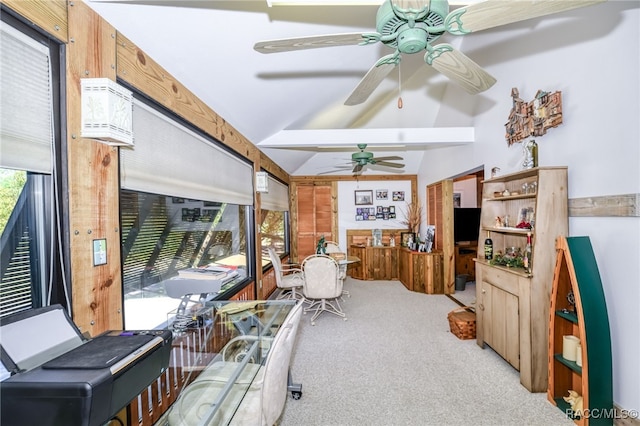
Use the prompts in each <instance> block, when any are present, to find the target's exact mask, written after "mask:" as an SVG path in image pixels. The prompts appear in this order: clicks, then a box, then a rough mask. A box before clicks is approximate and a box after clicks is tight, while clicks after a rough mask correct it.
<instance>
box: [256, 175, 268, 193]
mask: <svg viewBox="0 0 640 426" xmlns="http://www.w3.org/2000/svg"><path fill="white" fill-rule="evenodd" d="M256 192H269V175H268V174H267V172H256Z"/></svg>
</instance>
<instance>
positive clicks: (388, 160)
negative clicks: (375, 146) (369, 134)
mask: <svg viewBox="0 0 640 426" xmlns="http://www.w3.org/2000/svg"><path fill="white" fill-rule="evenodd" d="M366 148H367V145H366V144H363V143H361V144H358V149H359V150H360V151H358V152H354V153H353V154H351V163H352V164H353V170H351V172H352V173H353V174H358V173H360V172H362V169H363V168H364V167H365V166H367V165H368V164H375V165H378V166H384V167H394V168H398V169H401V168H403V167H404V164H402V163H394V162H392V161H396V160H402V157H398V156H397V155H392V156H389V157H375V156H374V155H373V152H369V151H365V149H366Z"/></svg>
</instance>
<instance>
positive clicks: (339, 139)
mask: <svg viewBox="0 0 640 426" xmlns="http://www.w3.org/2000/svg"><path fill="white" fill-rule="evenodd" d="M472 142H475V129H474V128H473V127H432V128H406V129H398V128H387V129H308V130H307V129H305V130H282V131H281V132H278V133H276V134H275V135H273V136H270V137H268V138H267V139H265V140H263V141H262V142H260V143H258V144H257V145H258V146H259V147H260V148H311V147H316V148H322V147H341V146H345V147H352V146H354V145H356V144H359V143H364V144H367V145H369V146H376V145H385V146H407V147H408V146H412V145H451V144H466V143H472Z"/></svg>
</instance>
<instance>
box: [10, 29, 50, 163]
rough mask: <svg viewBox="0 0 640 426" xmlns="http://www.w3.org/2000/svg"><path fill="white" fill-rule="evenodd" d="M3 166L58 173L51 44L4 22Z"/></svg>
mask: <svg viewBox="0 0 640 426" xmlns="http://www.w3.org/2000/svg"><path fill="white" fill-rule="evenodd" d="M0 76H1V78H0V167H4V168H8V169H16V170H29V171H33V172H41V173H51V171H52V161H51V158H52V155H51V151H52V146H53V130H52V94H51V81H50V61H49V48H48V47H47V46H44V45H42V44H41V43H39V42H37V41H35V40H33V39H32V38H30V37H28V36H26V35H25V34H23V33H21V32H20V31H18V30H16V29H15V28H12V27H11V26H9V25H8V24H6V23H4V22H0Z"/></svg>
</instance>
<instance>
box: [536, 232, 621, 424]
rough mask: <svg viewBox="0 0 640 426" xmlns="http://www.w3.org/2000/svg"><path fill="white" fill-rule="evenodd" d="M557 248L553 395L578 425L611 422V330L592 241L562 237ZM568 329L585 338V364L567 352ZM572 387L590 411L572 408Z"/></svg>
mask: <svg viewBox="0 0 640 426" xmlns="http://www.w3.org/2000/svg"><path fill="white" fill-rule="evenodd" d="M556 249H557V256H556V266H555V271H554V276H553V288H552V293H551V309H550V319H549V356H548V359H549V387H548V389H547V398H548V399H549V401H550V402H551V403H552V404H554V405H556V406H557V407H558V408H559V409H561V410H562V411H563V412H565V413H567V414H568V415H570V416H571V417H572V418H573V420H574V422H575V423H576V424H578V425H582V426H588V425H611V424H613V419H612V417H611V413H613V383H612V358H611V335H610V331H609V317H608V315H607V305H606V302H605V298H604V291H603V289H602V282H601V281H600V272H599V271H598V265H597V263H596V260H595V256H594V254H593V249H592V246H591V241H590V240H589V237H566V238H565V237H561V238H558V241H557V245H556ZM570 294H571V295H572V297H570V296H569V295H570ZM570 299H573V303H572V301H571V300H570ZM566 335H573V336H576V337H578V338H579V341H580V346H581V356H582V365H581V366H580V365H578V364H577V363H576V362H575V361H570V360H567V359H565V358H564V357H563V346H562V345H563V337H564V336H566ZM589 366H592V367H593V368H589ZM569 390H573V391H576V392H577V393H578V394H579V395H581V396H582V408H583V409H584V410H587V411H585V412H583V413H575V412H573V410H571V407H570V405H569V404H568V403H567V402H566V401H565V400H564V397H566V396H568V395H569ZM588 413H592V415H588ZM585 414H586V415H585Z"/></svg>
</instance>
